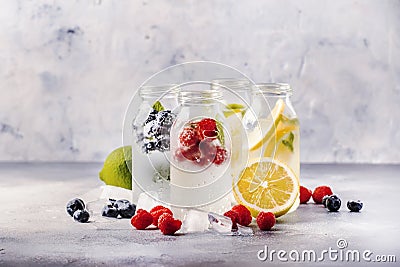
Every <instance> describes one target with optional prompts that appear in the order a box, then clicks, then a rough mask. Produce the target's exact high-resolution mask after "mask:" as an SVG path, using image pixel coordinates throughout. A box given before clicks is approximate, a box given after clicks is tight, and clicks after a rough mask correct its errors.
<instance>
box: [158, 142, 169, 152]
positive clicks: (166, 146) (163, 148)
mask: <svg viewBox="0 0 400 267" xmlns="http://www.w3.org/2000/svg"><path fill="white" fill-rule="evenodd" d="M156 149H157V150H159V151H161V152H164V151H168V150H169V139H161V140H158V141H157V143H156Z"/></svg>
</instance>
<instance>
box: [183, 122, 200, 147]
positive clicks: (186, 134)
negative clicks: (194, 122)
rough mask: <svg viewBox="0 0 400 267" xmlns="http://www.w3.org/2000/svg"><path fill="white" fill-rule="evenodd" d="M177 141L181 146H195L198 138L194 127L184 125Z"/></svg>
mask: <svg viewBox="0 0 400 267" xmlns="http://www.w3.org/2000/svg"><path fill="white" fill-rule="evenodd" d="M179 143H180V144H181V146H182V147H183V148H189V147H192V146H197V145H198V143H199V138H198V134H197V131H196V129H194V128H192V127H185V128H183V130H182V131H181V133H180V135H179Z"/></svg>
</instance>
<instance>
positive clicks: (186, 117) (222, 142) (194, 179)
mask: <svg viewBox="0 0 400 267" xmlns="http://www.w3.org/2000/svg"><path fill="white" fill-rule="evenodd" d="M221 101H222V93H221V91H219V90H203V91H181V92H180V93H179V103H180V106H179V109H178V110H179V111H178V113H177V118H176V120H175V122H174V124H173V126H172V129H171V180H170V185H171V203H172V204H173V205H174V206H178V207H181V208H190V207H202V208H203V209H205V210H209V211H214V212H222V211H223V210H225V209H226V208H228V207H229V208H230V202H229V203H227V204H222V203H225V202H224V201H223V199H224V198H225V199H226V196H227V195H228V193H229V191H230V190H231V188H232V178H231V174H230V159H231V140H230V138H229V134H228V128H227V125H226V122H225V118H224V115H223V113H222V112H221V108H220V107H221V105H222V103H221ZM174 214H175V213H174ZM178 216H179V215H178Z"/></svg>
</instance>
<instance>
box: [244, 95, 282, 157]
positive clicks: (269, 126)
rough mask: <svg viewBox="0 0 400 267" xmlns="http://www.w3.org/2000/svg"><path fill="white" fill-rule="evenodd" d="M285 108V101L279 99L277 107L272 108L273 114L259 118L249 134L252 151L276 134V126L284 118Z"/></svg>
mask: <svg viewBox="0 0 400 267" xmlns="http://www.w3.org/2000/svg"><path fill="white" fill-rule="evenodd" d="M284 109H285V102H283V100H282V99H279V100H278V101H277V102H276V104H275V107H274V108H273V109H272V110H271V114H269V116H268V118H266V119H259V120H258V123H257V125H256V127H255V128H254V129H253V130H252V131H251V132H249V133H248V135H247V138H248V142H249V148H250V151H254V150H257V149H259V148H260V147H261V146H262V145H263V143H264V142H266V141H268V140H269V139H271V138H272V136H274V134H275V129H276V126H277V125H278V123H279V122H280V120H281V119H282V113H283V110H284Z"/></svg>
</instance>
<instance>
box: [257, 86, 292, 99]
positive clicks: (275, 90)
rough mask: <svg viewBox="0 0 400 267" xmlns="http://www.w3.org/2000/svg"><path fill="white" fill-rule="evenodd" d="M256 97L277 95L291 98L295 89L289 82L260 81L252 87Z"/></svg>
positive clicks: (277, 96)
mask: <svg viewBox="0 0 400 267" xmlns="http://www.w3.org/2000/svg"><path fill="white" fill-rule="evenodd" d="M252 94H253V96H254V97H257V96H258V97H260V96H264V97H265V98H270V97H276V98H283V99H289V98H290V97H291V96H292V94H293V90H292V88H291V87H290V85H289V84H287V83H260V84H257V85H255V86H253V88H252Z"/></svg>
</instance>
